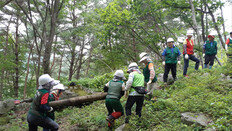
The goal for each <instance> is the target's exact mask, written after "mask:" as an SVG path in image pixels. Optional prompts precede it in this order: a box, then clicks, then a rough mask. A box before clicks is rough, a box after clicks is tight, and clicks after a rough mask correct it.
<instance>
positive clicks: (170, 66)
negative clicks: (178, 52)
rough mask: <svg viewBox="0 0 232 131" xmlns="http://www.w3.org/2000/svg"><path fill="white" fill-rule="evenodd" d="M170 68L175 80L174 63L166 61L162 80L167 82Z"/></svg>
mask: <svg viewBox="0 0 232 131" xmlns="http://www.w3.org/2000/svg"><path fill="white" fill-rule="evenodd" d="M170 70H171V72H172V77H173V79H174V80H176V64H170V63H166V64H165V70H164V76H163V79H164V82H167V80H168V74H169V71H170Z"/></svg>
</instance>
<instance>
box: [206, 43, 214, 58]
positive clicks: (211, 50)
mask: <svg viewBox="0 0 232 131" xmlns="http://www.w3.org/2000/svg"><path fill="white" fill-rule="evenodd" d="M205 54H206V55H216V54H217V42H216V41H213V45H212V46H211V43H210V42H209V41H206V44H205Z"/></svg>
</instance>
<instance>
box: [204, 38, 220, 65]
mask: <svg viewBox="0 0 232 131" xmlns="http://www.w3.org/2000/svg"><path fill="white" fill-rule="evenodd" d="M208 38H209V40H207V41H206V42H205V44H204V46H203V53H204V54H203V56H205V66H204V68H207V66H208V64H209V69H211V68H212V66H213V64H214V59H215V56H216V54H217V42H216V41H214V38H215V36H214V35H208Z"/></svg>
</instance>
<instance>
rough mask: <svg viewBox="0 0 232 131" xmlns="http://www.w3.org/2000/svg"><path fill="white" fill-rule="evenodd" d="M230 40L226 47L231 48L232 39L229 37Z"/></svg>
mask: <svg viewBox="0 0 232 131" xmlns="http://www.w3.org/2000/svg"><path fill="white" fill-rule="evenodd" d="M229 40H230V42H229V44H228V47H230V48H232V40H231V39H230V38H229Z"/></svg>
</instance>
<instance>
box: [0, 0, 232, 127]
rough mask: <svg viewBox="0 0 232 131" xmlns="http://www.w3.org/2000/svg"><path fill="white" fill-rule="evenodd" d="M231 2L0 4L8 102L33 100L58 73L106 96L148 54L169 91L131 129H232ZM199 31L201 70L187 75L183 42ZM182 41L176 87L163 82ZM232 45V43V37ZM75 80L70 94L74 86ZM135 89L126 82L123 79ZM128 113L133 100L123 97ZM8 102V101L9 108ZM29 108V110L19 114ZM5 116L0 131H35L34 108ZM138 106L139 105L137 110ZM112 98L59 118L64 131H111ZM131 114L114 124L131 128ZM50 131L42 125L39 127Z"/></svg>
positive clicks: (0, 53) (2, 86) (0, 75)
mask: <svg viewBox="0 0 232 131" xmlns="http://www.w3.org/2000/svg"><path fill="white" fill-rule="evenodd" d="M225 7H229V8H231V7H232V1H231V0H223V1H222V0H1V1H0V34H1V35H0V60H1V62H0V101H1V102H3V101H6V100H9V99H13V100H25V99H30V98H33V97H34V95H35V93H36V90H37V89H38V87H39V77H40V76H41V75H42V74H49V75H50V76H52V78H54V79H56V80H59V81H60V82H61V83H62V84H64V85H65V86H66V87H68V88H69V90H71V91H72V92H75V93H76V94H77V95H79V96H85V95H89V94H91V93H89V92H88V91H86V90H90V91H92V92H103V88H104V85H105V84H106V83H107V82H108V81H110V80H111V79H113V77H114V73H115V71H116V70H123V71H124V74H125V77H126V78H127V79H128V75H129V74H128V73H126V72H127V69H128V65H129V64H130V63H131V62H137V63H138V65H139V68H140V69H141V70H142V68H144V67H145V66H144V65H143V64H142V63H139V60H140V57H139V55H140V53H142V52H146V53H148V54H149V56H150V58H151V59H152V61H153V62H154V67H155V72H156V76H157V79H158V81H157V82H156V83H157V86H158V87H159V88H160V89H162V90H154V92H153V95H152V100H147V99H146V98H147V96H145V101H144V105H143V111H142V117H141V119H142V122H141V123H138V122H137V119H138V118H137V117H136V116H135V115H134V116H133V117H132V118H131V123H130V125H128V126H127V127H125V129H123V130H232V115H231V114H232V95H231V94H232V64H231V61H230V59H229V57H228V52H232V50H229V51H227V50H226V44H225V43H226V40H227V39H228V38H229V37H231V35H230V32H232V23H231V22H230V23H228V22H229V21H231V20H232V18H230V19H229V20H226V19H225V17H224V15H225V14H226V13H231V12H230V11H231V10H225V9H226V8H225ZM188 30H192V31H193V32H194V33H193V37H192V39H193V41H194V45H195V46H194V52H195V53H194V55H195V56H196V57H197V58H199V60H200V67H199V70H197V71H195V70H194V62H191V61H190V63H189V68H188V76H189V77H188V78H186V77H184V76H183V68H184V57H183V55H182V52H183V42H184V40H185V39H186V38H187V37H186V33H187V31H188ZM211 34H213V35H214V36H215V41H217V55H216V58H215V61H214V65H213V67H212V69H203V68H204V61H205V57H204V55H203V45H204V43H205V41H207V40H208V35H211ZM168 38H173V39H174V44H175V46H176V47H178V48H179V50H180V52H181V64H180V65H177V80H176V81H173V80H169V81H168V85H165V83H164V82H163V77H162V75H163V74H164V70H165V68H164V66H163V65H162V52H163V51H164V49H165V48H166V47H167V39H168ZM231 38H232V37H231ZM231 40H232V39H231ZM72 82H74V83H76V85H75V87H74V88H72V89H71V88H70V86H69V85H70V83H72ZM124 83H126V80H125V81H124ZM121 103H122V105H123V107H125V104H126V98H125V97H122V98H121ZM0 105H1V103H0ZM19 110H20V109H19ZM19 110H16V111H14V110H12V111H9V112H7V113H6V114H1V113H0V123H1V124H0V130H9V129H10V130H13V131H14V130H15V131H16V130H22V131H23V130H28V125H27V120H26V117H27V111H28V110H29V107H28V106H27V107H26V108H25V110H24V109H23V110H24V111H23V112H22V111H19ZM133 110H135V108H134V107H133V108H132V111H133ZM185 112H191V113H198V114H204V115H206V116H207V117H209V118H210V119H211V120H210V121H211V122H209V123H211V124H209V123H207V124H206V125H204V124H203V125H202V124H198V123H196V122H193V123H186V122H183V120H182V117H181V115H182V113H185ZM106 117H107V109H106V107H105V102H104V100H101V101H95V102H93V103H91V104H89V105H84V106H81V107H75V106H73V107H68V108H65V109H62V110H58V111H56V120H55V121H56V122H57V123H58V124H59V125H60V128H59V130H109V129H108V128H107V124H106ZM124 119H125V116H122V117H120V118H119V120H117V121H116V123H115V127H114V128H115V129H116V128H118V127H120V126H121V125H123V123H124ZM39 130H42V128H39Z"/></svg>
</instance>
